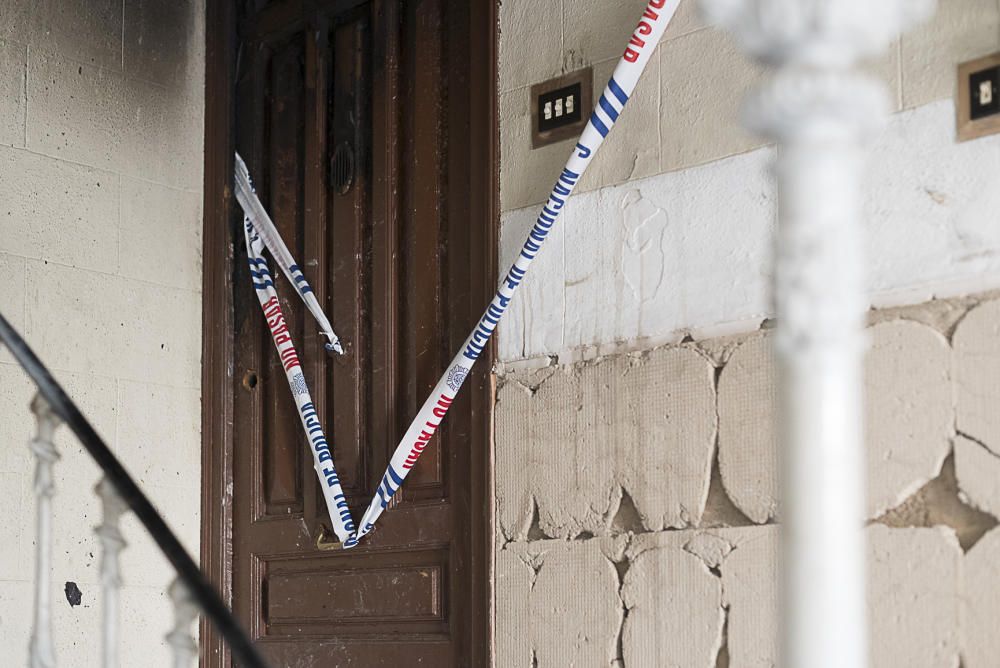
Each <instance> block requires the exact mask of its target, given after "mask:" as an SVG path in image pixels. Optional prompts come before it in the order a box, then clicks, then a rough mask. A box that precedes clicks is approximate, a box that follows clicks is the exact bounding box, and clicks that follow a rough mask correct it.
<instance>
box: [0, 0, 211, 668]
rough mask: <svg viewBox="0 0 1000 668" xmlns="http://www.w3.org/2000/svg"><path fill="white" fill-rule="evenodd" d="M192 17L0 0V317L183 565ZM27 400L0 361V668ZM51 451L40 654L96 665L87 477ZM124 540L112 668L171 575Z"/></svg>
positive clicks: (132, 532)
mask: <svg viewBox="0 0 1000 668" xmlns="http://www.w3.org/2000/svg"><path fill="white" fill-rule="evenodd" d="M203 15H204V3H203V0H189V1H183V0H181V1H178V0H0V312H2V313H3V314H4V316H5V317H6V318H8V319H9V320H11V321H12V322H13V324H14V325H15V326H16V327H17V328H18V329H20V330H21V331H22V332H23V333H24V334H25V336H26V338H27V339H28V341H29V342H30V343H31V345H32V346H33V347H34V348H35V350H36V351H37V352H38V353H39V354H40V355H41V357H42V359H43V360H44V361H45V362H46V363H47V364H49V365H50V366H51V368H52V369H53V370H54V371H55V374H56V376H57V378H58V379H59V380H60V381H62V382H63V383H64V385H65V386H66V387H67V389H68V390H69V392H70V394H71V395H72V396H73V397H74V398H75V399H76V400H77V401H78V402H79V403H80V404H81V406H82V408H83V409H84V412H85V413H86V415H87V417H88V418H90V420H91V421H92V422H93V423H94V425H95V426H96V427H97V429H98V431H99V432H100V433H101V435H102V436H103V437H104V438H105V440H107V442H108V443H110V444H111V445H112V446H113V447H114V449H115V450H116V452H117V454H118V455H119V456H120V457H121V458H122V459H123V460H124V462H125V463H126V465H127V466H128V468H129V470H130V471H131V473H132V475H133V476H135V478H136V479H138V481H139V482H140V483H141V484H142V486H143V488H144V489H145V490H146V491H147V493H149V494H150V496H151V497H152V499H153V501H154V503H155V504H156V505H157V507H158V508H159V509H160V511H161V512H162V513H163V514H164V515H165V517H166V518H167V521H168V523H169V524H170V525H171V526H172V527H173V528H174V529H175V531H177V532H178V533H179V535H180V536H181V538H182V540H183V542H184V543H185V544H186V546H187V547H188V549H189V550H190V551H191V552H192V554H194V555H197V554H198V530H199V499H200V492H199V490H200V466H199V462H200V361H201V360H200V354H201V267H202V261H201V225H202V222H201V209H202V189H201V184H202V161H203V107H204V74H203V70H204V60H205V58H204V25H203ZM30 399H31V387H30V384H29V383H28V381H27V379H26V378H25V377H24V375H23V374H22V373H21V371H20V369H19V368H18V367H17V366H16V365H14V364H13V361H12V359H11V358H10V356H9V355H7V354H6V353H3V352H0V490H2V492H3V495H4V498H5V503H4V504H3V510H0V579H2V580H3V582H2V583H0V619H2V623H0V653H2V654H3V656H7V657H11V661H12V662H16V661H17V660H21V659H17V657H24V656H25V654H26V651H27V643H28V636H29V623H30V615H29V611H30V610H31V607H32V584H31V582H32V580H33V578H34V575H35V574H34V572H33V561H32V555H33V550H34V542H33V541H34V534H33V528H32V526H33V508H34V501H33V493H32V471H33V469H32V460H31V456H30V454H29V451H28V447H27V439H28V437H29V434H30V433H31V430H32V425H31V416H30V414H29V413H28V408H27V407H28V403H29V401H30ZM58 446H59V449H60V452H61V454H62V459H61V461H59V462H58V463H57V465H56V475H57V478H56V488H57V492H56V498H55V508H56V511H55V531H54V534H55V552H54V566H53V572H52V577H53V579H54V583H55V587H54V591H56V592H57V600H55V601H54V602H53V603H54V614H55V635H56V648H57V654H58V659H59V662H60V664H61V665H72V666H96V665H97V664H98V659H99V646H98V643H97V638H99V635H98V628H99V627H98V614H99V611H100V606H99V598H98V584H99V557H100V552H99V549H98V545H97V541H96V539H95V538H94V536H93V534H92V529H93V527H94V526H96V525H97V524H98V523H99V522H100V512H99V506H98V502H97V499H96V497H95V496H94V494H93V493H92V488H93V487H94V485H95V484H96V483H97V480H98V478H97V470H96V467H94V466H93V465H92V464H91V462H90V459H89V457H88V456H87V455H86V454H84V453H83V451H82V450H81V448H80V447H79V445H78V444H77V443H76V442H75V441H74V439H73V438H72V437H71V436H70V435H69V434H68V433H65V432H64V431H61V432H60V435H59V438H58ZM124 533H125V537H126V540H127V541H128V543H129V545H128V547H127V548H126V549H125V551H124V553H123V558H122V559H123V572H124V579H125V588H124V590H123V594H122V596H123V601H122V606H123V615H122V624H123V628H124V629H125V632H124V633H123V634H122V635H123V655H122V664H123V665H129V666H140V665H156V664H158V663H159V664H164V665H165V664H166V663H167V662H168V657H167V652H166V647H165V645H164V643H163V636H164V634H165V633H166V632H167V631H168V630H169V624H170V620H171V612H170V607H169V604H168V601H167V599H166V597H165V594H164V591H165V587H166V585H167V584H168V582H169V580H170V578H171V570H170V569H169V567H168V566H167V564H166V562H165V561H164V560H163V559H162V558H161V557H160V556H159V553H158V551H157V550H156V549H155V547H154V546H153V545H152V543H151V541H150V540H149V539H148V537H147V536H146V535H145V533H144V531H142V530H141V529H140V528H139V526H138V524H137V522H136V521H135V520H134V519H133V518H126V519H125V521H124ZM67 582H72V583H75V588H73V589H72V591H73V592H74V596H73V598H74V599H75V598H76V592H77V591H79V595H80V596H79V600H80V602H79V605H71V604H70V602H69V600H67V599H66V598H65V597H64V596H63V593H62V592H63V591H64V587H63V585H64V584H65V583H67ZM66 591H70V589H68V588H66Z"/></svg>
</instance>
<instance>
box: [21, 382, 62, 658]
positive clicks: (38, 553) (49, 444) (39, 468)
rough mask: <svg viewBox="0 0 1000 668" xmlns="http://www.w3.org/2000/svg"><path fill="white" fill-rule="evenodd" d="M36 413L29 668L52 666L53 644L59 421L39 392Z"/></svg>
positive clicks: (34, 408)
mask: <svg viewBox="0 0 1000 668" xmlns="http://www.w3.org/2000/svg"><path fill="white" fill-rule="evenodd" d="M31 412H32V413H34V415H35V437H34V438H33V439H31V443H30V447H31V452H32V453H33V454H34V456H35V485H34V491H35V610H34V618H33V621H32V629H31V642H30V644H29V646H28V665H29V666H30V668H55V665H56V656H55V654H56V653H55V648H54V647H53V645H52V497H53V496H54V495H55V492H56V487H55V482H54V479H53V473H52V469H53V465H54V464H55V462H56V461H57V460H58V459H59V453H58V452H57V451H56V446H55V443H54V442H53V438H54V436H55V431H56V428H58V427H59V425H60V424H61V420H60V419H59V417H58V416H57V415H56V414H55V413H53V412H52V408H51V407H50V406H49V404H48V402H46V401H45V399H43V398H42V396H41V395H40V394H38V395H35V398H34V400H33V401H32V402H31Z"/></svg>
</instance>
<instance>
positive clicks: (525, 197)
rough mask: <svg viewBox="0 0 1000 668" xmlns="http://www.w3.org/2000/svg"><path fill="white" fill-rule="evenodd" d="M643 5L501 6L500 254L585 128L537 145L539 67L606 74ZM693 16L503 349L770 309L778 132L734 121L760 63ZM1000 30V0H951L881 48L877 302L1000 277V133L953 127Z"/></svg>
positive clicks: (574, 351) (635, 105) (651, 335)
mask: <svg viewBox="0 0 1000 668" xmlns="http://www.w3.org/2000/svg"><path fill="white" fill-rule="evenodd" d="M644 4H645V3H644V2H642V1H641V0H629V2H624V3H610V4H609V3H604V2H599V1H598V0H591V1H587V2H572V3H570V2H565V3H560V2H551V1H550V2H545V3H537V2H530V3H526V2H523V0H507V1H506V2H505V3H504V4H503V5H502V12H501V26H502V38H501V89H502V94H501V119H502V125H501V140H502V145H501V149H502V158H501V201H502V207H503V209H504V214H503V218H502V253H501V259H502V265H503V266H506V265H507V263H508V262H509V261H510V260H512V259H513V257H514V253H515V252H516V250H517V249H518V248H520V244H521V243H522V241H523V239H524V237H525V235H526V234H527V231H528V229H529V228H530V226H531V224H532V223H533V222H534V218H535V216H536V215H537V213H538V211H537V210H538V206H537V205H538V204H539V203H540V202H541V201H542V200H543V199H544V197H545V196H546V195H547V194H548V190H549V187H550V186H551V183H552V182H553V179H554V177H555V176H556V175H557V174H558V168H559V167H561V165H562V163H563V161H564V160H565V157H566V156H567V155H568V153H569V151H570V149H571V146H572V142H563V143H561V144H558V145H555V146H550V147H546V148H544V149H539V150H534V151H532V150H530V142H529V136H528V132H529V131H530V115H529V113H528V97H529V86H530V84H533V83H536V82H537V81H540V80H543V79H544V78H546V77H547V76H549V75H551V74H553V73H556V72H558V71H561V70H560V67H559V66H560V64H563V67H564V68H565V69H567V70H571V69H575V68H577V67H580V66H583V65H586V64H593V65H594V71H595V74H594V77H595V83H596V84H599V85H597V86H595V90H597V89H599V88H600V87H603V85H604V83H605V81H606V79H607V77H608V75H609V73H610V71H611V69H612V68H613V65H614V63H615V62H617V58H618V57H619V55H620V54H619V51H620V49H619V47H620V46H621V44H624V40H625V37H623V36H627V35H628V33H629V29H630V26H631V25H632V23H633V22H634V21H635V17H637V16H638V14H639V13H640V11H641V8H642V7H643V6H644ZM612 5H613V6H612ZM633 15H634V16H633ZM693 15H694V0H684V1H683V2H682V3H681V8H680V10H679V11H678V17H677V19H675V23H674V24H673V26H672V27H671V29H670V30H668V33H667V35H666V38H665V39H664V41H663V42H662V43H661V44H660V46H659V49H658V51H659V62H658V63H657V62H655V61H654V63H653V64H652V65H651V66H650V68H649V69H648V70H647V72H646V74H645V75H644V77H643V79H642V80H641V81H640V83H639V87H638V88H637V93H636V95H635V97H634V98H633V99H632V100H631V101H630V103H629V107H628V109H627V110H626V112H625V114H624V115H623V117H622V120H621V121H620V122H619V123H618V124H617V125H616V126H615V130H614V133H613V134H612V135H610V136H609V138H608V140H607V142H606V145H605V146H604V147H603V148H602V151H601V153H599V154H598V156H597V157H596V158H595V160H594V163H593V167H592V171H591V172H588V174H587V175H586V177H585V178H584V180H583V181H582V182H581V187H580V191H582V192H581V193H580V194H577V195H576V196H575V197H574V198H573V200H572V201H571V203H570V204H569V205H567V207H566V208H565V210H564V213H563V217H562V220H561V221H560V223H559V224H558V226H557V227H556V228H555V229H553V231H552V233H551V234H550V236H549V240H548V243H547V245H546V248H545V250H544V251H543V252H542V253H541V255H540V256H539V258H538V261H537V262H536V263H535V264H534V266H533V267H532V272H531V275H530V276H529V277H528V278H527V279H525V282H524V284H523V290H522V294H521V295H520V296H519V298H518V299H517V300H515V301H514V302H513V304H512V307H511V308H512V312H511V313H510V316H509V317H508V319H507V320H505V321H504V323H503V324H502V325H501V326H500V329H499V340H500V356H501V358H502V359H504V360H508V361H509V360H516V359H521V358H530V357H536V356H539V355H558V356H559V357H560V359H579V358H581V357H582V358H588V357H593V356H594V355H596V354H600V353H601V352H607V351H613V350H619V349H622V348H625V349H642V348H645V347H649V346H651V345H655V344H657V343H662V342H664V341H671V340H679V339H680V338H682V337H683V336H684V335H685V334H687V333H692V334H694V335H695V336H696V337H698V336H706V335H713V334H717V333H720V332H733V331H746V330H750V329H754V328H756V327H757V326H758V325H759V323H760V322H761V321H762V320H763V319H764V318H766V317H768V316H769V315H770V313H771V308H770V304H769V301H768V287H769V284H770V275H769V271H770V265H771V262H770V249H771V243H772V232H773V224H774V218H775V205H776V202H775V197H774V188H773V184H772V180H771V178H770V176H769V175H768V173H767V169H768V165H769V164H770V160H771V157H772V155H771V151H772V149H770V148H766V147H761V142H760V141H759V140H757V139H755V138H753V137H749V136H748V135H746V134H745V133H744V131H743V130H742V129H740V127H741V126H740V123H739V119H738V105H739V102H740V100H742V98H743V96H744V94H745V93H746V92H747V91H748V90H749V89H750V88H751V87H752V86H753V85H754V83H755V82H757V81H759V80H760V77H761V73H760V71H758V70H757V69H756V68H755V67H754V66H753V65H752V64H750V63H748V62H747V61H746V60H745V58H744V57H743V56H742V55H741V54H740V53H739V52H738V51H737V50H736V49H735V48H734V47H733V45H732V44H731V43H730V42H729V38H728V37H726V36H725V35H724V34H723V33H721V32H719V31H716V30H714V29H712V28H705V27H704V26H702V25H701V24H700V23H698V21H697V19H695V18H694V17H693ZM560 21H562V22H563V23H564V28H563V31H562V33H561V35H562V36H561V39H560V38H558V37H557V38H556V39H553V38H552V36H551V35H548V37H547V40H548V41H549V42H554V43H556V44H559V43H561V44H562V50H561V54H562V56H561V58H560V56H559V52H558V51H557V52H556V53H555V55H551V54H542V53H538V52H537V50H536V49H534V48H533V45H535V44H537V43H538V41H537V39H536V37H537V35H535V32H536V31H537V30H539V29H540V28H539V24H541V25H542V26H544V25H558V23H559V22H560ZM549 22H552V23H549ZM529 24H530V25H529ZM619 43H621V44H619ZM546 48H547V49H550V50H551V49H552V48H553V47H552V46H551V45H549V46H547V47H546ZM998 48H1000V10H998V7H997V2H996V0H944V1H943V2H942V3H941V8H940V11H939V14H938V16H937V18H936V19H935V20H934V21H933V23H932V24H931V25H929V26H925V27H924V28H922V29H920V30H917V31H915V32H913V33H910V34H908V35H907V36H906V37H904V38H903V39H902V41H901V42H900V43H899V44H897V45H895V47H894V49H893V51H892V53H891V55H890V56H889V57H888V58H886V59H884V62H879V63H874V64H872V70H873V72H874V73H876V74H878V75H879V76H881V77H882V78H883V79H884V80H885V81H886V84H887V86H888V87H889V88H890V90H891V91H893V92H895V107H896V111H897V112H898V113H897V114H896V115H894V116H893V118H892V119H891V120H890V123H889V124H888V126H887V127H886V129H885V131H884V132H883V134H882V136H881V138H880V139H879V140H878V142H877V144H876V145H875V146H874V152H873V156H872V160H871V165H870V170H871V174H870V179H869V182H868V183H869V193H870V197H869V203H868V209H867V213H868V225H869V231H870V236H869V239H870V242H869V256H870V259H871V262H870V265H869V274H870V278H869V285H870V289H871V295H872V304H873V305H876V306H885V305H898V304H904V303H918V302H921V301H924V300H926V299H928V298H930V297H931V296H934V295H937V296H943V295H944V296H946V295H954V294H963V293H967V292H969V291H975V290H983V289H991V288H994V287H997V286H1000V223H998V221H997V218H996V214H995V213H994V212H995V211H997V205H998V204H1000V195H998V194H997V193H1000V151H998V148H1000V138H997V137H996V136H994V137H989V138H985V139H981V140H978V141H974V142H969V143H965V144H957V143H956V142H955V137H954V125H955V123H954V109H953V103H952V100H951V93H952V89H953V88H954V66H955V65H957V63H958V62H960V61H961V60H964V59H967V58H970V57H973V56H979V55H982V54H984V53H989V52H991V51H994V50H997V49H998ZM528 53H530V54H532V59H531V60H532V62H531V63H530V64H528V65H527V66H524V67H519V65H521V64H522V62H523V59H520V58H519V57H518V56H517V54H528ZM543 56H544V57H543ZM538 60H545V61H546V62H551V63H554V65H552V66H551V67H542V66H541V65H540V64H539V63H538V62H537V61H538ZM536 70H537V71H536ZM833 278H834V277H831V279H833Z"/></svg>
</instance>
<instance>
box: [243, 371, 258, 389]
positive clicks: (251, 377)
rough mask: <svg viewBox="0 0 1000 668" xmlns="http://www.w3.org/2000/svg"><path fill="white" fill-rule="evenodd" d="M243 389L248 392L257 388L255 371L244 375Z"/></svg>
mask: <svg viewBox="0 0 1000 668" xmlns="http://www.w3.org/2000/svg"><path fill="white" fill-rule="evenodd" d="M243 387H245V388H247V389H248V390H252V389H253V388H255V387H257V373H256V372H254V371H247V372H246V373H245V374H243Z"/></svg>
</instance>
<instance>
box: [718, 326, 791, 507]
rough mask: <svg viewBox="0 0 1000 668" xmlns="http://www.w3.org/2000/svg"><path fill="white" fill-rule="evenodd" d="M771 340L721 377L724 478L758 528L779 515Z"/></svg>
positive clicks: (742, 354)
mask: <svg viewBox="0 0 1000 668" xmlns="http://www.w3.org/2000/svg"><path fill="white" fill-rule="evenodd" d="M775 385H776V379H775V372H774V364H773V355H772V353H771V339H770V337H767V336H755V337H753V338H751V339H749V340H747V341H745V342H744V343H743V344H741V345H740V346H739V347H738V348H736V349H735V350H734V351H733V353H732V355H730V357H729V361H728V362H727V363H726V365H725V366H724V367H723V368H722V373H721V374H720V376H719V472H720V473H721V475H722V484H723V486H724V487H725V489H726V492H727V493H728V494H729V497H730V498H731V499H732V500H733V503H735V504H736V507H737V508H739V509H740V510H741V511H743V512H744V513H745V514H746V515H747V517H749V518H750V519H751V520H753V521H754V522H756V523H758V524H763V523H764V522H767V521H768V520H770V519H771V518H773V517H775V516H776V515H777V512H778V448H777V444H776V441H775V434H774V428H773V422H774V416H775V401H776V398H775Z"/></svg>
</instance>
